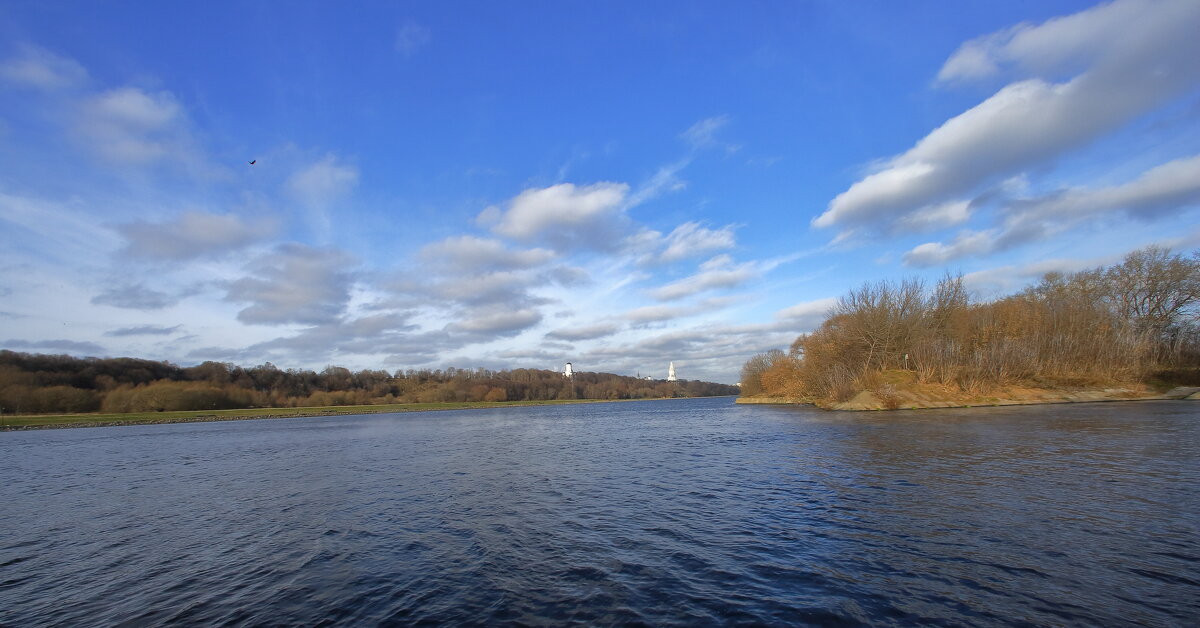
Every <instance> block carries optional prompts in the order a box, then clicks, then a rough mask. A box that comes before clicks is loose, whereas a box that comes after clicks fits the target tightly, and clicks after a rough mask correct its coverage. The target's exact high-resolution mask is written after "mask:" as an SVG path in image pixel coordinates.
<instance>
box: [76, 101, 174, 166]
mask: <svg viewBox="0 0 1200 628" xmlns="http://www.w3.org/2000/svg"><path fill="white" fill-rule="evenodd" d="M186 125H187V120H186V116H185V115H184V113H183V108H182V107H181V106H180V105H179V102H178V101H177V100H176V99H175V96H173V95H172V94H171V93H169V92H146V91H143V90H140V89H137V88H134V87H121V88H117V89H112V90H108V91H105V92H102V93H100V94H98V95H96V96H93V97H91V98H88V99H87V100H85V101H84V102H83V103H82V104H81V106H80V110H79V119H78V127H77V128H78V131H79V134H80V137H82V138H83V139H84V141H85V142H87V144H88V145H89V147H90V148H91V149H92V150H93V151H95V152H97V153H98V154H99V155H101V156H102V157H104V158H106V159H111V160H115V161H118V162H122V163H146V162H149V161H152V160H156V159H164V158H168V157H180V156H184V155H186V153H187V152H188V151H187V145H188V144H189V139H188V136H187V131H186Z"/></svg>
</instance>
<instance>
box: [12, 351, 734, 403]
mask: <svg viewBox="0 0 1200 628" xmlns="http://www.w3.org/2000/svg"><path fill="white" fill-rule="evenodd" d="M734 394H737V388H736V387H733V386H727V385H724V384H715V383H711V382H701V381H678V382H666V381H651V380H643V379H638V378H635V377H626V376H621V375H613V374H609V373H589V372H576V373H575V374H574V376H573V377H571V378H570V379H568V378H566V377H564V376H563V374H562V373H559V372H556V371H548V370H537V369H514V370H505V371H491V370H488V369H482V368H481V369H474V370H469V369H456V368H448V369H444V370H443V369H437V370H414V369H408V370H398V371H395V372H394V373H389V372H387V371H384V370H370V369H367V370H361V371H351V370H349V369H346V368H343V367H339V366H329V367H326V368H325V369H324V370H322V371H320V372H316V371H311V370H299V369H287V370H282V369H280V368H278V367H276V366H275V365H274V364H271V363H270V362H267V363H265V364H261V365H258V366H254V367H250V368H243V367H241V366H237V365H234V364H227V363H223V362H204V363H203V364H199V365H196V366H190V367H180V366H176V365H174V364H171V363H169V362H155V361H152V360H141V359H136V358H76V357H72V356H68V355H43V354H30V353H18V352H14V351H7V350H5V351H0V408H3V410H2V411H3V412H4V413H11V414H38V413H76V412H96V411H100V412H155V411H170V410H215V409H232V408H258V407H276V408H279V407H312V406H339V405H377V404H391V403H431V402H463V401H544V400H554V399H612V400H616V399H648V398H662V397H708V396H716V395H734Z"/></svg>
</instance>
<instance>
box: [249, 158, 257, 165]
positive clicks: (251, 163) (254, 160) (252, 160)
mask: <svg viewBox="0 0 1200 628" xmlns="http://www.w3.org/2000/svg"><path fill="white" fill-rule="evenodd" d="M256 161H258V160H257V159H251V160H250V165H251V166H253V165H254V162H256Z"/></svg>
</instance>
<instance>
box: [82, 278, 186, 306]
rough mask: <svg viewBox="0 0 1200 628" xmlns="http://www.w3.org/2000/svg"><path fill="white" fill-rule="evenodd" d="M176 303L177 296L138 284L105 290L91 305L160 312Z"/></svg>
mask: <svg viewBox="0 0 1200 628" xmlns="http://www.w3.org/2000/svg"><path fill="white" fill-rule="evenodd" d="M178 302H179V297H178V296H176V295H171V294H167V293H165V292H160V291H158V290H153V289H151V288H147V287H146V286H144V285H142V284H140V283H134V284H125V285H120V286H115V287H112V288H106V289H105V290H103V291H101V292H100V294H97V295H96V296H94V297H92V303H94V304H96V305H111V306H112V307H119V308H125V309H130V310H161V309H163V308H167V307H170V306H172V305H175V304H176V303H178Z"/></svg>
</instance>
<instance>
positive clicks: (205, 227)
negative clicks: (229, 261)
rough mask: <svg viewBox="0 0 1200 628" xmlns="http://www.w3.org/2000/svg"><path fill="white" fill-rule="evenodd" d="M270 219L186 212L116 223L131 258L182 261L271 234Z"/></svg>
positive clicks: (234, 247) (246, 244)
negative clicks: (165, 218) (151, 220)
mask: <svg viewBox="0 0 1200 628" xmlns="http://www.w3.org/2000/svg"><path fill="white" fill-rule="evenodd" d="M276 229H277V225H276V223H275V222H274V221H271V220H257V221H253V222H247V221H245V220H244V219H242V218H241V217H239V216H236V215H234V214H210V213H206V212H197V211H192V212H186V213H184V214H181V215H180V216H178V217H176V218H175V219H173V220H171V221H169V222H162V223H149V222H133V223H129V224H124V225H118V226H117V231H119V232H121V234H122V235H124V236H125V238H126V240H127V242H128V244H127V245H126V247H125V249H124V252H125V253H126V254H128V255H132V256H134V257H143V258H148V259H159V260H184V259H192V258H196V257H202V256H206V255H220V254H224V253H228V252H231V251H235V250H238V249H242V248H245V247H246V246H249V245H250V244H253V243H255V242H259V241H261V240H263V239H264V238H267V237H269V236H270V235H272V234H273V233H274V232H275V231H276Z"/></svg>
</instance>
